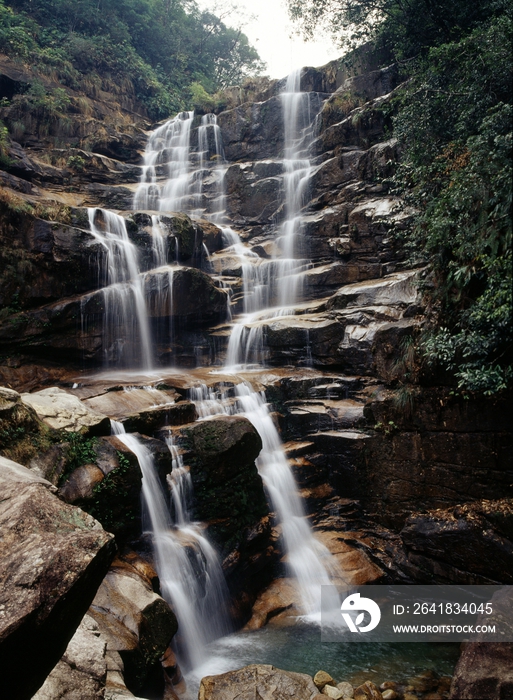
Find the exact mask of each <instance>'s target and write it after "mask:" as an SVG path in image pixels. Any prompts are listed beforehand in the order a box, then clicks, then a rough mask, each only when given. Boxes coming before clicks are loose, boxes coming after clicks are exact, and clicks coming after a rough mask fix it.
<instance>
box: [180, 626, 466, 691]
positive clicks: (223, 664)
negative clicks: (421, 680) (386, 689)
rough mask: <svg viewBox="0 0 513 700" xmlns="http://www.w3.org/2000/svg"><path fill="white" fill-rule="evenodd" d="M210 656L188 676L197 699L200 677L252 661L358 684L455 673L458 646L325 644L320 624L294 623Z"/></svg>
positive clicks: (231, 640) (231, 641)
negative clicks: (430, 672) (429, 672)
mask: <svg viewBox="0 0 513 700" xmlns="http://www.w3.org/2000/svg"><path fill="white" fill-rule="evenodd" d="M208 652H209V654H210V658H209V660H208V661H207V662H206V663H205V664H203V665H202V666H200V667H198V668H196V669H194V671H192V672H190V673H187V674H185V678H186V681H187V687H188V691H189V696H190V697H191V698H196V697H197V692H198V687H199V683H200V680H201V678H203V677H204V676H208V675H215V674H218V673H225V672H226V671H233V670H235V669H238V668H242V667H243V666H247V665H248V664H272V665H273V666H276V667H277V668H281V669H284V670H286V671H296V672H300V673H308V674H309V675H311V676H313V675H315V673H316V672H317V671H319V670H320V669H322V670H324V671H327V672H328V673H330V674H331V675H332V676H333V678H334V679H335V680H336V681H337V682H340V681H349V682H350V683H353V685H359V684H361V683H363V681H366V680H371V681H373V683H376V685H379V684H380V683H383V682H384V681H387V680H393V681H404V680H406V679H407V678H410V677H411V676H415V675H417V674H419V673H421V672H422V671H426V670H428V669H431V670H433V671H435V672H436V673H437V674H438V675H440V676H451V675H452V673H453V670H454V666H455V665H456V662H457V660H458V656H459V653H460V645H459V644H455V643H448V644H425V643H416V644H413V643H402V644H401V643H396V644H391V643H386V644H385V643H382V644H377V643H373V644H371V643H368V644H364V643H351V642H346V643H327V642H324V643H322V642H321V632H320V628H319V627H318V626H316V625H305V624H302V623H298V624H296V625H293V626H290V627H280V628H278V627H272V626H269V627H265V628H263V629H261V630H258V631H255V632H239V633H236V634H232V635H230V636H228V637H224V638H223V639H218V640H217V641H215V642H213V643H211V644H210V645H209V646H208Z"/></svg>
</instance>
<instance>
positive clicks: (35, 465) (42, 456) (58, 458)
mask: <svg viewBox="0 0 513 700" xmlns="http://www.w3.org/2000/svg"><path fill="white" fill-rule="evenodd" d="M68 453H69V442H61V443H59V444H57V445H52V446H51V447H50V448H49V449H47V450H43V451H42V452H39V453H38V454H36V456H35V457H33V458H32V459H31V460H30V462H29V463H28V465H27V466H28V468H29V469H31V470H32V471H33V472H35V473H36V474H39V476H42V477H43V478H44V479H48V481H50V482H51V483H52V484H53V485H54V486H57V485H58V483H59V480H60V478H61V476H62V474H63V472H64V470H65V469H66V466H67V464H68Z"/></svg>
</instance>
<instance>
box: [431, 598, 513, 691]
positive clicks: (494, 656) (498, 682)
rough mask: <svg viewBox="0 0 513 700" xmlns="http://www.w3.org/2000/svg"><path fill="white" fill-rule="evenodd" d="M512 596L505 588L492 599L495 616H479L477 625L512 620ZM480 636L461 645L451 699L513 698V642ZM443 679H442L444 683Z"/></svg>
mask: <svg viewBox="0 0 513 700" xmlns="http://www.w3.org/2000/svg"><path fill="white" fill-rule="evenodd" d="M512 602H513V600H512V594H511V591H510V590H508V587H505V588H502V589H501V590H499V591H497V592H496V593H494V594H493V596H492V598H491V603H492V608H493V616H492V617H491V618H490V617H489V616H483V615H480V616H479V617H478V620H477V624H482V623H483V622H486V623H488V622H490V623H493V622H494V621H497V622H498V623H499V624H501V623H502V625H503V624H504V620H510V619H511V606H512ZM480 636H481V635H477V639H476V641H474V642H470V643H465V644H463V645H462V651H461V656H460V658H459V660H458V663H457V664H456V668H455V669H454V675H453V679H452V683H451V690H450V697H451V700H460V699H463V698H465V700H478V699H479V700H504V699H506V698H510V697H513V643H511V642H500V643H497V642H483V641H481V640H480ZM443 680H444V679H441V681H443Z"/></svg>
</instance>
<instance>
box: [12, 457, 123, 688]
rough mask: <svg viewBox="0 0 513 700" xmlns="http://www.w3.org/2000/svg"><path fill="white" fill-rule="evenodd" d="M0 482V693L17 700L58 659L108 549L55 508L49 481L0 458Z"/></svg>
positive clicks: (87, 524) (110, 543)
mask: <svg viewBox="0 0 513 700" xmlns="http://www.w3.org/2000/svg"><path fill="white" fill-rule="evenodd" d="M0 482H1V487H2V502H1V504H0V521H1V522H0V525H1V530H2V533H3V537H2V541H1V543H0V550H1V551H0V555H1V556H0V559H1V561H2V564H1V571H0V583H1V591H2V592H1V593H0V598H1V605H2V611H3V614H2V617H1V618H0V660H1V664H2V669H3V671H2V674H3V678H2V688H3V690H4V692H5V693H7V695H8V696H9V697H16V698H20V700H23V699H24V698H27V699H28V698H31V697H32V695H33V694H34V693H35V692H36V690H37V689H38V688H39V687H40V686H41V685H42V684H43V682H44V679H45V678H46V676H47V675H48V673H49V672H50V670H51V669H52V668H53V666H55V664H56V663H57V662H58V660H59V659H60V657H61V656H62V654H63V652H64V650H65V649H66V646H67V644H68V642H69V640H70V639H71V637H72V636H73V634H74V632H75V630H76V628H77V627H78V625H79V623H80V620H81V619H82V617H83V615H84V613H85V612H86V610H87V608H88V606H89V604H90V602H91V600H92V598H93V597H94V594H95V592H96V589H97V588H98V586H99V585H100V583H101V580H102V579H103V577H104V576H105V573H106V571H107V569H108V566H109V564H110V562H111V560H112V557H113V555H114V550H115V545H114V540H113V537H112V535H109V534H108V533H106V532H104V530H103V529H102V528H101V526H100V524H99V523H98V522H96V521H95V520H93V518H91V517H90V516H89V515H87V514H86V513H84V512H83V511H81V510H80V509H78V508H74V507H73V506H70V505H67V504H65V503H62V501H60V500H59V499H57V498H56V497H55V496H54V495H53V494H52V491H53V490H54V487H53V486H52V485H51V484H50V483H49V482H47V481H45V480H44V479H42V478H40V477H37V476H36V475H34V473H33V472H31V471H30V470H28V469H26V468H25V467H22V466H21V465H19V464H16V463H13V462H11V461H10V460H6V459H5V458H0ZM27 654H28V655H29V656H30V658H31V671H30V673H29V674H28V673H27V672H26V666H25V662H24V659H25V658H26V655H27Z"/></svg>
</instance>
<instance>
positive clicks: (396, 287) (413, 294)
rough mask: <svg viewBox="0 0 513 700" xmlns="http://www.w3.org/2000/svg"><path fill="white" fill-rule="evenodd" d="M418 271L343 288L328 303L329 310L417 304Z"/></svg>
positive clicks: (399, 273) (392, 275)
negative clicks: (416, 282)
mask: <svg viewBox="0 0 513 700" xmlns="http://www.w3.org/2000/svg"><path fill="white" fill-rule="evenodd" d="M418 276H419V273H418V271H417V270H409V271H407V272H396V273H393V274H391V275H387V276H386V277H383V278H382V279H378V280H371V281H369V282H358V283H356V284H352V285H346V286H345V287H342V288H341V289H340V290H339V291H338V292H337V293H336V294H334V295H333V296H332V297H331V298H330V299H329V300H328V302H327V304H326V305H327V307H328V309H345V308H347V307H352V306H380V305H383V306H397V305H399V306H402V307H406V306H408V305H409V304H413V303H415V301H416V299H417V296H418V289H417V286H416V284H415V281H416V280H417V279H418Z"/></svg>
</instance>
